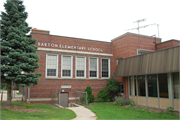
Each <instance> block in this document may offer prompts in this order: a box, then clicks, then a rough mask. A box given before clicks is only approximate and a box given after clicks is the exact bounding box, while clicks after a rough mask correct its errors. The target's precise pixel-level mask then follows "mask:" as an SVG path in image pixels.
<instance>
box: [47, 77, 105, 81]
mask: <svg viewBox="0 0 180 120" xmlns="http://www.w3.org/2000/svg"><path fill="white" fill-rule="evenodd" d="M45 79H46V80H50V79H55V80H65V79H66V80H70V79H72V80H107V79H108V78H57V77H56V78H50V77H46V78H45Z"/></svg>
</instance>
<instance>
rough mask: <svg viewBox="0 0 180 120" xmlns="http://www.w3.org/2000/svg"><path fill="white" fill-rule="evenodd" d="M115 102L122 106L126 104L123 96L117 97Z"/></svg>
mask: <svg viewBox="0 0 180 120" xmlns="http://www.w3.org/2000/svg"><path fill="white" fill-rule="evenodd" d="M115 104H116V105H117V106H122V105H124V97H122V98H120V97H116V98H115Z"/></svg>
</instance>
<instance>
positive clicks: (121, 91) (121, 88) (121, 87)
mask: <svg viewBox="0 0 180 120" xmlns="http://www.w3.org/2000/svg"><path fill="white" fill-rule="evenodd" d="M119 87H120V93H124V89H123V83H119Z"/></svg>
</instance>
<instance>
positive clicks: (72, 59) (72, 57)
mask: <svg viewBox="0 0 180 120" xmlns="http://www.w3.org/2000/svg"><path fill="white" fill-rule="evenodd" d="M63 56H69V57H71V76H68V77H66V76H63V74H62V70H63ZM72 76H73V56H72V55H61V78H72Z"/></svg>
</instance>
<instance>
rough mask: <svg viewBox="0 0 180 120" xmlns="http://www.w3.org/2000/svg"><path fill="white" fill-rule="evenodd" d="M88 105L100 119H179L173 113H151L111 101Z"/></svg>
mask: <svg viewBox="0 0 180 120" xmlns="http://www.w3.org/2000/svg"><path fill="white" fill-rule="evenodd" d="M91 105H92V106H86V108H88V109H90V110H91V111H92V112H94V113H95V114H96V115H97V117H98V118H97V120H98V119H179V116H175V115H172V114H162V113H151V112H149V111H145V110H136V109H130V108H125V107H119V106H116V105H114V104H110V103H93V104H91Z"/></svg>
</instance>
